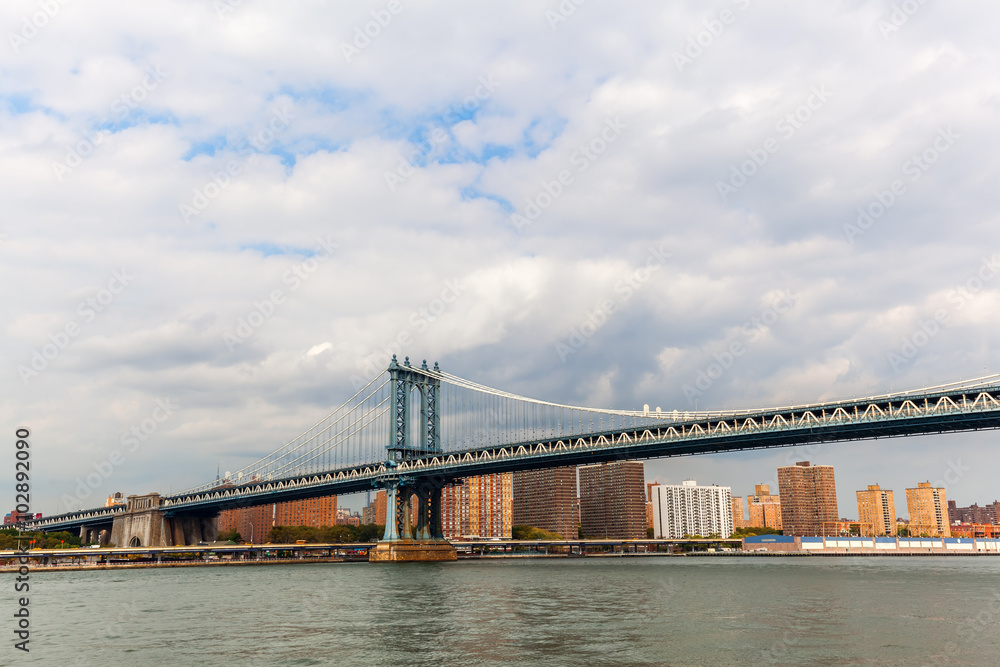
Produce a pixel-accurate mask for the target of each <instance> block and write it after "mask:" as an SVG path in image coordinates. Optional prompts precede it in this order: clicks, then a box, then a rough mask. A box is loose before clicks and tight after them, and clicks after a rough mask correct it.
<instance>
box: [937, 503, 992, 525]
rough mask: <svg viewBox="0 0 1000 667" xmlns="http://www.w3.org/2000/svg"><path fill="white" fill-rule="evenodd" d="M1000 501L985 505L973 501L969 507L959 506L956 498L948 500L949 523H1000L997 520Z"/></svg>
mask: <svg viewBox="0 0 1000 667" xmlns="http://www.w3.org/2000/svg"><path fill="white" fill-rule="evenodd" d="M998 509H1000V503H998V502H997V501H993V502H992V503H990V504H989V505H986V506H985V507H980V506H979V505H978V504H976V503H972V504H971V505H969V506H968V507H958V506H957V505H956V504H955V501H954V500H949V501H948V523H969V524H981V525H991V524H995V523H1000V521H998V520H997V510H998Z"/></svg>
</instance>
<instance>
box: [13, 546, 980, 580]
mask: <svg viewBox="0 0 1000 667" xmlns="http://www.w3.org/2000/svg"><path fill="white" fill-rule="evenodd" d="M953 556H957V557H966V558H968V557H977V556H982V557H990V556H994V557H996V556H1000V554H996V553H975V552H973V553H884V552H883V553H809V552H795V551H786V552H775V551H771V552H727V553H710V552H691V553H684V554H677V553H627V552H626V553H604V554H600V553H595V554H584V555H582V556H581V555H579V554H572V555H569V554H532V553H527V554H510V553H508V554H459V556H458V560H459V561H464V560H502V559H545V560H549V559H567V560H578V559H585V558H813V557H819V558H845V557H846V558H885V557H895V558H899V557H904V558H905V557H916V558H927V557H945V558H949V557H953ZM367 562H368V559H367V558H365V557H353V558H351V557H348V558H345V557H342V556H337V557H320V558H268V559H261V560H190V561H176V562H148V563H101V564H97V563H94V564H73V565H68V564H67V565H60V564H49V565H41V564H30V565H29V568H30V570H31V572H32V573H37V572H86V571H101V570H133V569H159V568H189V567H230V566H236V567H239V566H256V565H316V564H334V563H367ZM17 572H18V566H3V567H0V575H2V574H8V573H9V574H17Z"/></svg>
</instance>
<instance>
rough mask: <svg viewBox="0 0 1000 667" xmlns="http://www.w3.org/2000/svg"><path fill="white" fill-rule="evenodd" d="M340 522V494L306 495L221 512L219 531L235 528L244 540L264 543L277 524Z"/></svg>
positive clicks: (302, 524) (326, 524) (318, 526)
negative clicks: (338, 514)
mask: <svg viewBox="0 0 1000 667" xmlns="http://www.w3.org/2000/svg"><path fill="white" fill-rule="evenodd" d="M335 525H337V496H321V497H319V498H303V499H301V500H290V501H288V502H283V503H270V504H267V505H256V506H254V507H242V508H239V509H233V510H225V511H223V512H221V513H220V514H219V532H220V533H221V532H224V531H228V530H234V529H235V530H236V532H238V533H239V534H240V537H242V538H243V540H244V541H247V542H249V541H251V539H252V540H253V542H254V543H255V544H260V543H263V542H264V541H265V540H266V539H267V533H268V531H270V530H271V528H273V527H274V526H313V527H315V528H322V527H324V526H335Z"/></svg>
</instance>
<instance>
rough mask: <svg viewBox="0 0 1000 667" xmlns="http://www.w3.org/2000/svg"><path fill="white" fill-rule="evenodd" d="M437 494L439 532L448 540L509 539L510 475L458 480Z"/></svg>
mask: <svg viewBox="0 0 1000 667" xmlns="http://www.w3.org/2000/svg"><path fill="white" fill-rule="evenodd" d="M458 481H459V482H461V483H460V484H450V485H448V486H446V487H444V488H443V489H442V490H441V530H442V532H443V533H444V536H445V537H446V538H448V539H461V538H486V537H499V538H501V539H510V534H511V527H512V526H513V524H512V523H511V516H512V515H511V511H512V502H511V500H512V495H513V475H512V473H509V472H505V473H494V474H492V475H477V476H475V477H466V478H465V479H462V480H458Z"/></svg>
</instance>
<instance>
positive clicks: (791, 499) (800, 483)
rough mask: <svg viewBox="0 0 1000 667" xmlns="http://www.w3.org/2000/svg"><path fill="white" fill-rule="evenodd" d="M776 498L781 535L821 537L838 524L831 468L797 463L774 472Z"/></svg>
mask: <svg viewBox="0 0 1000 667" xmlns="http://www.w3.org/2000/svg"><path fill="white" fill-rule="evenodd" d="M778 494H779V497H780V499H781V526H782V527H781V530H782V532H783V533H784V534H785V535H794V536H804V535H806V536H815V535H823V534H824V532H825V531H827V530H831V529H832V527H833V526H834V525H835V524H836V523H837V522H839V519H840V515H839V513H838V511H837V485H836V481H835V480H834V476H833V466H825V465H816V466H814V465H810V464H809V461H800V462H798V463H796V464H795V465H793V466H782V467H780V468H778Z"/></svg>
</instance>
